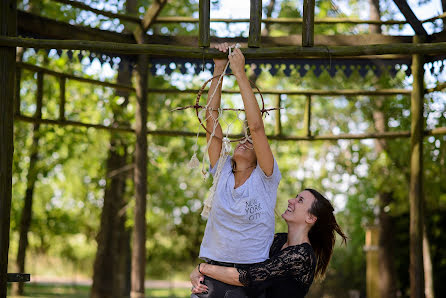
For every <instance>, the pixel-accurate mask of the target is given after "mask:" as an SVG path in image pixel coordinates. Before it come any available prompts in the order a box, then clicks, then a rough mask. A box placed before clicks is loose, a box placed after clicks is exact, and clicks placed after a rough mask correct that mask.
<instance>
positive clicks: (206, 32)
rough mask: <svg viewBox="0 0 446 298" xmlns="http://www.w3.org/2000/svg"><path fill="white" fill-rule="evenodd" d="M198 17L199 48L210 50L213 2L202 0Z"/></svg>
mask: <svg viewBox="0 0 446 298" xmlns="http://www.w3.org/2000/svg"><path fill="white" fill-rule="evenodd" d="M198 13H199V17H198V33H199V36H198V46H199V47H204V48H208V47H209V45H210V44H211V43H210V39H209V37H210V32H211V31H210V30H211V29H210V24H211V19H210V18H211V2H210V0H200V3H199V11H198Z"/></svg>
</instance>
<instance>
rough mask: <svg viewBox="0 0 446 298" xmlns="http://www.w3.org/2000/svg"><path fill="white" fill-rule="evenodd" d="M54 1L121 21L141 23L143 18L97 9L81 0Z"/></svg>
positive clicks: (54, 0)
mask: <svg viewBox="0 0 446 298" xmlns="http://www.w3.org/2000/svg"><path fill="white" fill-rule="evenodd" d="M52 1H53V2H59V3H62V4H67V5H71V6H72V7H76V8H80V9H82V10H87V11H91V12H94V13H95V14H99V15H103V16H105V17H109V18H112V19H119V20H121V21H127V22H132V23H136V24H140V23H141V19H140V18H138V17H135V16H130V15H126V14H122V13H114V12H111V11H106V10H101V9H96V8H93V7H91V6H89V5H86V4H84V3H82V2H79V1H74V0H52Z"/></svg>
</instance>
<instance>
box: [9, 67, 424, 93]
mask: <svg viewBox="0 0 446 298" xmlns="http://www.w3.org/2000/svg"><path fill="white" fill-rule="evenodd" d="M17 67H18V68H20V69H26V70H29V71H33V72H38V71H41V72H43V73H45V74H49V75H52V76H55V77H59V78H67V79H69V80H74V81H79V82H83V83H88V84H93V85H98V86H103V87H110V88H114V89H116V90H123V91H130V92H133V91H135V88H133V87H132V86H128V85H122V84H116V83H110V82H104V81H99V80H94V79H88V78H83V77H79V76H75V75H71V74H66V73H62V72H57V71H54V70H50V69H47V68H44V67H40V66H37V65H33V64H30V63H23V62H17ZM429 90H430V89H429ZM198 91H199V90H198V89H185V90H179V89H172V88H171V89H157V88H149V89H148V93H160V94H181V93H183V94H197V93H198ZM253 91H254V93H258V91H257V90H255V89H254V90H253ZM204 92H207V90H205V91H204ZM222 92H223V93H226V94H238V93H240V91H239V90H226V89H224V90H222ZM261 92H262V94H270V95H280V94H284V95H302V96H308V95H315V96H383V95H384V96H385V95H388V96H391V95H398V94H403V95H404V94H406V95H409V94H411V92H412V91H411V90H409V89H380V90H353V89H345V90H343V89H337V90H262V91H261Z"/></svg>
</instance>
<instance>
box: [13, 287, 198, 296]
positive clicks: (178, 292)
mask: <svg viewBox="0 0 446 298" xmlns="http://www.w3.org/2000/svg"><path fill="white" fill-rule="evenodd" d="M8 290H9V289H8ZM8 293H9V291H8ZM89 293H90V287H88V286H76V285H74V286H66V285H38V284H27V285H26V286H25V296H20V297H28V298H34V297H36V298H37V297H39V298H42V297H46V298H52V297H66V298H89ZM8 297H10V298H17V297H18V296H9V295H8ZM146 297H156V298H158V297H159V298H168V297H169V298H170V297H171V298H186V297H190V289H189V288H187V289H183V288H175V289H146Z"/></svg>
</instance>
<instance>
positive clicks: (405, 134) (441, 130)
mask: <svg viewBox="0 0 446 298" xmlns="http://www.w3.org/2000/svg"><path fill="white" fill-rule="evenodd" d="M15 120H16V121H22V122H27V123H41V124H46V125H57V126H62V127H64V126H74V127H86V128H90V127H91V128H94V129H100V130H105V131H113V132H120V133H135V130H134V129H133V128H131V127H122V126H105V125H102V124H92V123H84V122H79V121H71V120H52V119H37V118H34V117H29V116H24V115H18V116H16V117H15ZM147 134H148V135H156V136H168V137H180V136H181V137H191V138H192V137H197V132H189V131H177V130H148V131H147ZM424 135H425V136H434V135H446V127H438V128H434V129H426V130H424ZM199 136H200V137H205V136H206V134H205V133H204V132H200V133H199ZM229 137H230V138H240V137H242V135H237V134H230V135H229ZM409 137H410V131H400V132H398V131H397V132H393V131H392V132H386V133H383V134H380V133H364V134H340V135H320V136H311V137H308V136H285V135H279V136H277V135H268V139H271V140H277V141H312V140H350V139H379V138H390V139H391V138H409Z"/></svg>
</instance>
